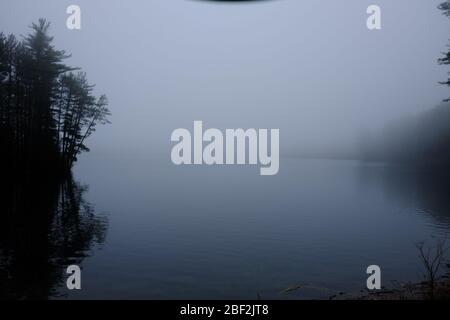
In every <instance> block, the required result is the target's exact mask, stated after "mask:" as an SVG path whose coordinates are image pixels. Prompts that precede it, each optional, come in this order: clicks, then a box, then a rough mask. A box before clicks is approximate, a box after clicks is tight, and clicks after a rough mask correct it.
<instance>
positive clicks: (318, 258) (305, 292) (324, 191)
mask: <svg viewBox="0 0 450 320" xmlns="http://www.w3.org/2000/svg"><path fill="white" fill-rule="evenodd" d="M74 175H75V177H76V179H77V180H78V181H79V182H80V183H82V184H86V185H88V186H89V190H88V191H87V192H86V194H85V198H86V200H87V201H89V202H90V203H91V204H92V206H93V207H94V208H95V213H96V214H97V215H100V216H105V217H106V219H107V221H108V227H107V231H106V234H105V236H104V240H103V241H102V242H101V243H100V244H99V245H95V246H92V247H91V248H90V249H89V251H88V252H87V257H85V258H84V259H83V260H82V262H81V265H82V267H83V278H82V281H83V289H82V290H81V291H77V292H68V291H66V290H64V289H61V288H60V289H59V290H58V291H59V293H60V294H63V295H64V296H65V297H68V298H138V299H139V298H149V299H197V298H198V299H204V298H206V299H211V298H213V299H253V298H256V297H257V295H259V296H261V297H262V298H263V299H264V298H266V299H268V298H271V299H298V298H324V297H328V296H330V295H332V294H334V293H336V292H338V291H345V292H358V291H359V290H360V289H363V288H364V286H365V280H366V273H365V270H366V268H367V266H368V265H371V264H378V265H380V266H381V268H382V281H383V284H384V285H387V286H389V285H391V283H390V281H391V280H398V281H415V280H418V279H419V278H420V274H421V273H420V271H421V269H420V264H419V260H418V256H417V251H416V249H415V243H417V242H418V241H421V240H429V239H430V237H431V236H438V237H444V236H446V235H447V234H448V231H449V228H450V211H449V208H450V200H449V199H448V190H449V189H448V184H447V183H446V179H442V177H440V176H439V175H436V174H433V175H432V174H430V173H426V172H425V173H418V172H416V171H415V170H413V169H411V168H405V167H400V166H387V165H383V164H364V163H361V162H358V161H335V160H302V159H295V158H282V159H281V170H280V172H279V174H278V175H277V176H271V177H267V176H260V175H259V169H258V168H257V167H238V166H235V167H233V166H232V167H229V166H228V167H227V166H224V167H206V166H200V167H195V166H190V167H189V166H180V167H177V166H174V165H172V164H171V163H170V161H168V160H167V159H165V158H150V157H149V158H145V157H141V158H127V157H116V158H111V157H104V158H103V157H96V156H85V157H83V159H81V161H80V163H79V164H78V165H77V167H76V170H75V174H74ZM295 285H308V286H311V287H310V288H305V289H300V290H298V291H295V292H291V293H289V294H286V293H281V292H282V291H283V290H284V289H286V288H288V287H291V286H295Z"/></svg>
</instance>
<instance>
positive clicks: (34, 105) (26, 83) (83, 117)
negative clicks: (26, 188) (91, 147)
mask: <svg viewBox="0 0 450 320" xmlns="http://www.w3.org/2000/svg"><path fill="white" fill-rule="evenodd" d="M49 26H50V24H49V23H48V22H46V21H45V20H44V19H40V20H39V21H38V23H36V24H32V26H31V29H32V31H31V33H30V34H29V35H28V36H26V37H24V38H23V39H21V40H18V39H17V38H16V37H15V36H14V35H8V36H7V35H5V34H3V33H0V150H1V153H2V162H6V163H7V166H6V167H9V168H12V167H18V168H19V169H21V170H25V171H33V170H36V169H37V168H51V169H52V170H54V169H55V168H58V169H63V170H68V169H70V168H71V167H72V165H73V163H74V162H75V161H76V160H77V156H78V155H79V154H80V153H81V152H83V151H88V148H87V147H86V145H85V141H86V138H88V137H89V136H90V135H91V134H92V133H93V132H94V131H95V128H96V125H97V124H105V123H108V120H107V117H108V115H109V114H110V113H109V110H108V108H107V99H106V97H105V96H104V95H102V96H101V97H99V98H96V97H95V96H94V95H93V92H92V91H93V86H92V85H90V84H89V83H88V81H87V79H86V75H85V74H84V73H82V72H80V71H78V69H77V68H72V67H69V66H67V65H65V64H64V63H63V60H64V59H66V58H68V57H69V55H66V53H65V52H64V51H61V50H57V49H55V47H54V46H53V44H52V41H53V38H52V37H51V36H49V34H48V31H49Z"/></svg>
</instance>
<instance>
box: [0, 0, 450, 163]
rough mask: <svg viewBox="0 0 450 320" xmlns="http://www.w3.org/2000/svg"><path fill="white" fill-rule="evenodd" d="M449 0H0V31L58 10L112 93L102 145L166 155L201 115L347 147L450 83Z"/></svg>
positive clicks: (224, 124) (61, 25) (214, 122)
mask: <svg viewBox="0 0 450 320" xmlns="http://www.w3.org/2000/svg"><path fill="white" fill-rule="evenodd" d="M441 1H442V0H396V1H392V0H372V1H366V0H342V1H336V0H322V1H317V0H302V1H299V0H276V1H263V2H260V3H252V4H218V3H214V2H207V1H190V0H140V1H138V0H129V1H123V0H71V1H63V0H40V1H32V0H27V1H25V0H14V1H12V0H2V2H1V4H0V31H3V32H5V33H14V34H16V35H19V34H26V33H27V32H28V26H29V25H30V24H31V22H33V21H36V20H37V19H38V18H40V17H44V18H46V19H48V20H49V21H51V22H52V28H51V34H52V35H54V36H55V44H56V47H57V48H58V49H64V50H66V51H67V52H69V53H72V58H70V59H68V61H67V63H68V64H70V65H73V66H79V67H82V69H83V71H86V72H87V75H88V79H89V80H90V82H91V83H95V84H96V93H97V94H100V93H105V94H106V95H107V96H108V98H109V101H110V109H111V111H112V113H113V116H112V118H111V120H112V125H110V126H107V127H101V128H99V130H98V131H97V132H96V134H95V136H93V137H92V138H91V140H90V141H89V142H88V146H89V147H91V148H92V153H94V154H119V153H122V152H130V153H134V154H137V153H140V154H164V155H166V154H170V149H171V145H172V144H171V143H170V134H171V132H172V131H173V130H174V129H176V128H181V127H187V128H189V129H191V128H192V125H193V121H194V120H203V122H204V125H205V126H206V127H216V128H221V129H225V128H239V127H243V128H249V127H253V128H280V135H281V141H280V145H281V149H282V152H284V153H290V152H291V151H296V152H297V151H299V152H301V151H302V150H308V149H311V148H317V149H321V148H332V149H336V148H344V149H347V148H350V147H351V146H352V145H353V144H354V140H355V137H356V135H357V134H358V132H360V131H361V129H363V128H378V127H381V126H383V124H384V123H386V122H387V121H389V120H391V119H395V118H398V117H400V116H402V115H406V114H413V113H414V112H418V111H419V110H424V109H427V108H429V107H432V106H434V105H436V104H439V102H440V101H441V100H442V99H444V98H447V97H448V96H450V93H449V92H448V88H446V87H443V86H440V85H439V84H438V82H439V81H442V80H445V79H446V78H447V71H448V69H446V68H445V67H443V66H438V64H437V59H438V58H439V57H440V55H441V52H443V51H444V50H446V45H447V43H448V38H450V34H449V30H450V29H449V27H450V20H449V19H447V18H445V17H444V16H442V14H441V12H439V11H438V10H437V5H438V4H439V3H440V2H441ZM70 4H78V5H79V6H80V7H81V10H82V30H80V31H71V30H68V29H67V28H66V26H65V21H66V18H67V14H66V12H65V11H66V8H67V6H68V5H70ZM370 4H378V5H380V6H381V8H382V26H383V29H382V30H380V31H369V30H367V28H366V17H367V15H366V8H367V6H368V5H370ZM191 130H192V129H191Z"/></svg>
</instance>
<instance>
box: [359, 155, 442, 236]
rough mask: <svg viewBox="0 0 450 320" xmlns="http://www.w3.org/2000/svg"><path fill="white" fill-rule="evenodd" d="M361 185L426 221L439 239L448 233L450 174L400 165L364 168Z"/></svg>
mask: <svg viewBox="0 0 450 320" xmlns="http://www.w3.org/2000/svg"><path fill="white" fill-rule="evenodd" d="M360 182H361V184H363V183H369V184H372V185H374V186H375V187H376V188H380V189H381V190H384V193H385V195H386V196H387V197H390V198H391V199H392V200H393V201H396V202H399V203H401V205H402V206H401V207H402V208H404V209H406V210H413V211H415V212H416V213H418V214H420V215H423V216H424V217H425V218H426V219H428V220H429V225H430V226H431V227H432V228H433V229H434V230H436V232H437V233H438V234H440V235H447V234H448V233H449V231H450V199H449V190H450V173H449V172H446V171H445V170H437V169H425V168H416V167H411V166H400V165H383V164H380V165H376V164H372V165H367V164H366V165H365V166H362V167H361V168H360Z"/></svg>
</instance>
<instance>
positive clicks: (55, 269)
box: [0, 176, 107, 299]
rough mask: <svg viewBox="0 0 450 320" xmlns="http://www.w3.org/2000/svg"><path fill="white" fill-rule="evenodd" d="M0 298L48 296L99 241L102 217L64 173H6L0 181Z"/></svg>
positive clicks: (104, 225) (102, 233)
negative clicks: (61, 175) (56, 175)
mask: <svg viewBox="0 0 450 320" xmlns="http://www.w3.org/2000/svg"><path fill="white" fill-rule="evenodd" d="M0 185H1V187H0V194H1V195H0V201H1V202H0V219H1V222H0V299H47V298H49V297H51V296H54V295H56V292H57V288H58V287H59V286H60V285H62V284H64V283H65V278H66V275H65V267H66V266H67V265H70V264H78V265H79V264H80V263H81V262H82V260H83V258H85V257H86V256H87V255H89V250H90V249H92V247H93V246H94V245H96V244H101V243H102V242H103V241H104V238H105V234H106V229H107V221H106V219H105V218H104V217H100V216H96V214H95V212H94V209H93V207H92V205H91V204H90V203H88V202H87V201H86V200H85V199H84V194H85V192H86V190H87V187H86V186H82V185H80V184H79V183H77V182H76V181H74V179H73V178H72V177H71V176H69V177H67V178H65V179H64V180H63V181H56V180H53V179H50V178H48V177H45V176H40V177H32V178H27V179H24V178H23V177H17V176H14V177H10V178H9V179H4V180H3V181H2V183H1V184H0Z"/></svg>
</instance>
